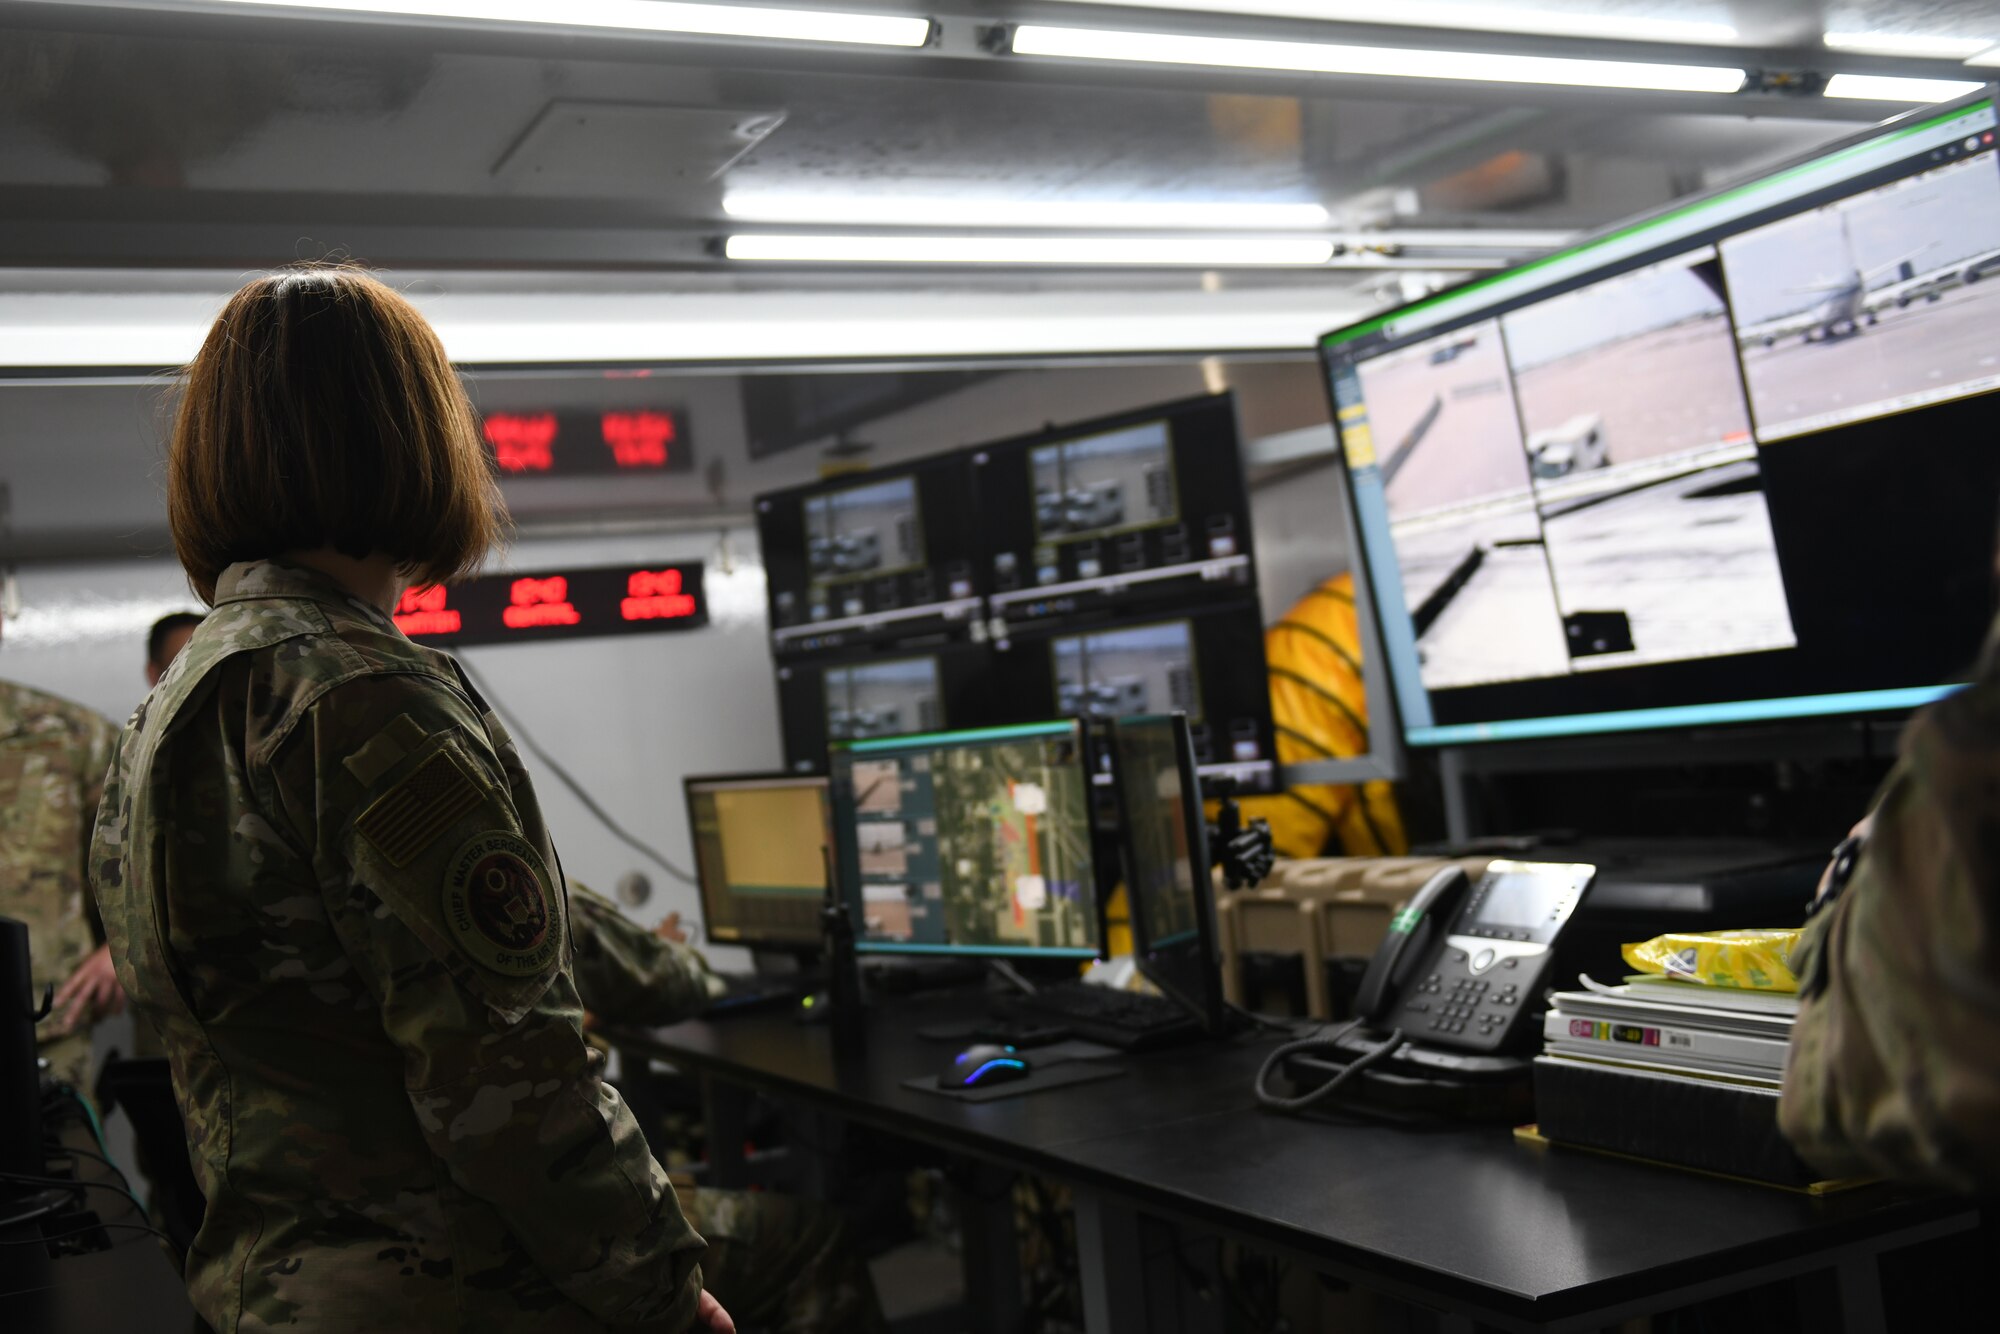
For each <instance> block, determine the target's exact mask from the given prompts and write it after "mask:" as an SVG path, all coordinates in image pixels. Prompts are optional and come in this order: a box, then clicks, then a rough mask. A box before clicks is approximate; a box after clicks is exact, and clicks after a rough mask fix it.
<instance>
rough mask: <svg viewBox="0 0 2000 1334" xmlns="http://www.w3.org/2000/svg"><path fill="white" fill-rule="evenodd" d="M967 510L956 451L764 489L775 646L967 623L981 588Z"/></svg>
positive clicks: (815, 645) (841, 642) (832, 643)
mask: <svg viewBox="0 0 2000 1334" xmlns="http://www.w3.org/2000/svg"><path fill="white" fill-rule="evenodd" d="M973 516H974V505H973V501H972V480H971V474H970V472H969V465H968V463H967V461H966V459H965V458H964V456H963V455H959V454H947V455H941V456H939V457H936V458H932V459H926V460H923V461H922V462H920V463H917V464H912V465H908V466H906V467H901V468H897V469H892V470H885V471H883V472H879V473H870V474H867V475H864V476H860V477H854V478H849V479H845V480H835V481H830V482H822V483H818V484H815V485H813V486H808V487H801V488H797V489H794V490H791V491H780V492H775V493H772V494H770V495H765V496H760V497H759V498H758V500H757V535H758V541H759V543H760V545H761V548H762V551H763V556H764V566H765V575H766V578H767V580H768V582H769V585H770V616H771V644H772V648H773V650H774V652H776V653H777V654H778V655H779V656H781V657H783V656H798V655H813V654H820V653H827V652H840V651H843V650H853V649H858V648H863V647H867V646H870V645H876V644H883V643H894V642H898V641H906V640H908V639H911V638H914V637H921V636H925V635H935V634H937V633H940V632H947V633H948V632H951V631H954V630H961V629H963V628H964V627H965V626H967V625H969V624H970V623H971V621H972V620H974V619H975V618H976V617H977V616H978V614H979V611H980V605H981V604H980V594H981V592H982V591H983V590H982V589H981V587H980V585H979V582H978V577H977V574H976V564H977V562H976V560H975V546H976V535H975V534H974V532H973Z"/></svg>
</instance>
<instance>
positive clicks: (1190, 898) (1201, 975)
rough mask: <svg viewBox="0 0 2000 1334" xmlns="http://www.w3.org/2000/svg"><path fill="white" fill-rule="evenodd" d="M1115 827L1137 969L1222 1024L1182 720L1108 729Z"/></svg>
mask: <svg viewBox="0 0 2000 1334" xmlns="http://www.w3.org/2000/svg"><path fill="white" fill-rule="evenodd" d="M1111 751H1112V755H1113V757H1114V763H1113V765H1112V772H1113V774H1114V775H1115V780H1116V787H1117V789H1118V812H1119V822H1120V825H1121V826H1122V828H1123V830H1124V835H1125V837H1124V845H1125V888H1126V892H1127V898H1128V900H1129V902H1130V904H1131V909H1132V952H1133V957H1134V958H1136V959H1137V960H1138V963H1139V969H1140V971H1141V972H1143V973H1145V975H1146V976H1147V978H1148V979H1150V980H1151V981H1152V983H1153V984H1154V985H1155V986H1157V987H1158V988H1159V989H1160V990H1161V991H1163V992H1165V993H1166V994H1167V995H1168V996H1171V997H1172V998H1173V999H1174V1000H1176V1001H1178V1002H1180V1004H1181V1005H1182V1006H1183V1007H1185V1008H1186V1009H1187V1011H1188V1012H1189V1013H1190V1014H1192V1015H1193V1016H1194V1017H1195V1019H1197V1020H1198V1021H1199V1022H1200V1023H1201V1025H1202V1027H1203V1028H1205V1029H1207V1030H1208V1031H1209V1032H1211V1033H1219V1032H1221V1031H1222V1029H1223V1027H1224V1017H1225V1016H1224V1011H1223V1002H1222V949H1221V946H1220V944H1219V943H1218V938H1217V936H1216V926H1215V884H1214V880H1213V878H1212V874H1211V871H1210V867H1211V862H1210V859H1209V852H1208V820H1207V817H1206V815H1204V813H1203V811H1202V802H1201V787H1200V780H1199V779H1198V778H1197V777H1196V774H1195V761H1194V745H1193V740H1192V737H1191V736H1190V734H1189V732H1188V723H1187V718H1186V717H1185V716H1184V715H1182V714H1178V713H1176V714H1170V715H1165V716H1155V717H1145V718H1123V719H1120V720H1119V721H1118V722H1117V723H1116V724H1115V725H1114V726H1113V727H1112V729H1111Z"/></svg>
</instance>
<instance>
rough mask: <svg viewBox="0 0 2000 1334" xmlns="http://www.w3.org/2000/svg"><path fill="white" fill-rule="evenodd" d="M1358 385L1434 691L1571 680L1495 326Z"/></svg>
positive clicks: (1460, 336) (1455, 337)
mask: <svg viewBox="0 0 2000 1334" xmlns="http://www.w3.org/2000/svg"><path fill="white" fill-rule="evenodd" d="M1355 374H1356V378H1357V379H1358V380H1359V382H1360V385H1361V397H1362V403H1363V406H1364V407H1365V409H1366V411H1367V422H1368V427H1369V431H1370V433H1371V435H1372V436H1373V438H1374V441H1375V449H1376V458H1377V461H1378V464H1379V466H1380V468H1381V473H1382V479H1383V485H1384V489H1385V492H1386V495H1387V499H1388V506H1389V533H1390V538H1391V540H1392V541H1393V543H1394V545H1395V548H1396V562H1397V566H1398V568H1399V569H1400V571H1401V574H1402V583H1403V596H1404V599H1405V601H1406V602H1407V604H1408V605H1409V607H1410V610H1411V615H1412V617H1413V618H1414V620H1415V623H1416V632H1417V654H1418V660H1419V663H1420V664H1421V674H1422V677H1423V681H1424V684H1425V685H1426V686H1427V687H1429V688H1430V689H1432V690H1442V689H1448V688H1450V687H1452V686H1466V685H1481V684H1485V683H1488V682H1494V681H1514V680H1522V679H1529V678H1534V677H1540V676H1559V675H1561V674H1563V673H1564V672H1567V671H1568V670H1569V650H1568V649H1567V648H1566V647H1565V644H1564V639H1563V630H1562V617H1561V613H1560V612H1558V611H1557V609H1556V597H1555V587H1554V585H1553V583H1552V582H1551V581H1550V578H1549V567H1548V560H1547V558H1546V557H1545V555H1544V553H1543V551H1542V529H1541V519H1540V517H1539V516H1538V515H1537V514H1536V512H1535V492H1534V485H1533V481H1532V479H1531V477H1530V476H1529V470H1528V453H1527V448H1526V444H1525V442H1524V441H1523V440H1522V438H1521V426H1520V419H1519V417H1518V416H1517V415H1516V411H1515V406H1514V397H1513V391H1512V387H1511V385H1510V377H1509V375H1508V369H1507V358H1506V353H1505V350H1504V348H1503V346H1502V343H1501V338H1500V325H1499V323H1498V321H1492V320H1489V321H1487V322H1485V323H1483V324H1476V325H1472V326H1470V327H1468V328H1465V329H1460V330H1456V331H1454V332H1451V333H1446V334H1440V335H1438V336H1437V337H1436V338H1431V339H1427V340H1425V341H1423V342H1419V343H1413V344H1411V345H1410V346H1408V347H1403V348H1398V349H1397V350H1395V351H1394V352H1389V353H1386V354H1384V355H1382V356H1379V357H1375V358H1371V359H1370V360H1367V361H1364V362H1362V363H1360V365H1359V366H1357V367H1356V368H1355Z"/></svg>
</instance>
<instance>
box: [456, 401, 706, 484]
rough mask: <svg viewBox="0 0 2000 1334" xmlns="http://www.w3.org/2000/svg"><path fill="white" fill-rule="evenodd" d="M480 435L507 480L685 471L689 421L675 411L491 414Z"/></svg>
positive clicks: (690, 458)
mask: <svg viewBox="0 0 2000 1334" xmlns="http://www.w3.org/2000/svg"><path fill="white" fill-rule="evenodd" d="M481 432H482V434H484V436H485V437H486V444H487V447H488V448H489V449H491V450H492V451H493V461H494V462H495V463H498V464H499V465H500V473H501V475H502V476H503V477H570V476H577V475H581V474H587V473H646V472H687V471H688V470H689V469H691V468H693V467H694V454H693V452H692V450H691V449H690V448H689V445H688V438H687V420H686V418H685V416H683V414H682V413H681V412H680V411H679V410H678V409H675V408H617V409H612V410H609V411H602V412H600V411H586V410H583V409H550V410H546V411H543V410H537V411H534V412H489V413H487V414H486V416H485V418H484V419H483V420H482V422H481Z"/></svg>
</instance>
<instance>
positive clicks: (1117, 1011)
mask: <svg viewBox="0 0 2000 1334" xmlns="http://www.w3.org/2000/svg"><path fill="white" fill-rule="evenodd" d="M991 1008H992V1009H993V1011H994V1013H995V1014H996V1015H997V1016H998V1017H1000V1018H1001V1019H1004V1020H1009V1021H1022V1020H1031V1021H1038V1022H1041V1023H1047V1024H1056V1025H1060V1026H1061V1027H1064V1028H1067V1029H1069V1030H1070V1032H1071V1033H1072V1034H1073V1035H1074V1036H1076V1037H1079V1038H1083V1039H1085V1040H1087V1041H1090V1042H1102V1043H1104V1044H1105V1045H1106V1046H1110V1047H1118V1048H1121V1049H1123V1050H1125V1051H1146V1050H1149V1049H1151V1048H1154V1047H1166V1046H1171V1045H1173V1044H1174V1043H1177V1042H1184V1041H1186V1040H1188V1039H1190V1038H1193V1037H1195V1036H1197V1035H1198V1034H1199V1033H1200V1031H1201V1026H1200V1025H1199V1024H1197V1023H1195V1021H1194V1019H1193V1018H1192V1017H1191V1016H1190V1015H1189V1014H1188V1012H1187V1011H1186V1010H1184V1009H1182V1008H1181V1007H1180V1006H1178V1005H1176V1004H1175V1003H1174V1002H1172V1001H1170V1000H1168V999H1167V998H1166V997H1164V996H1151V995H1147V994H1145V993H1143V992H1137V991H1114V990H1112V989H1111V988H1110V987H1100V986H1093V985H1092V984H1090V983H1088V982H1058V983H1055V984H1054V985H1052V986H1045V987H1043V988H1041V989H1040V990H1039V991H1037V992H1035V993H1034V994H1033V995H1031V996H1008V997H1003V998H998V999H995V1000H994V1001H993V1002H991Z"/></svg>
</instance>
